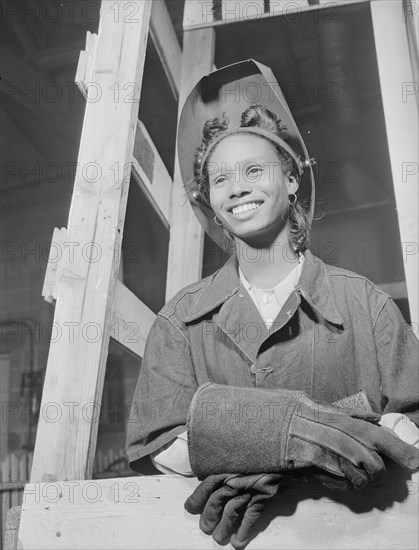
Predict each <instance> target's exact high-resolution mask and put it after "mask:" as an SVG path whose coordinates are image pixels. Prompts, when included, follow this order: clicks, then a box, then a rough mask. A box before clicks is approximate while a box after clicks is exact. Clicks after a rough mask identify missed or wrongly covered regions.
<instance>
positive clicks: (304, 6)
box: [183, 0, 380, 31]
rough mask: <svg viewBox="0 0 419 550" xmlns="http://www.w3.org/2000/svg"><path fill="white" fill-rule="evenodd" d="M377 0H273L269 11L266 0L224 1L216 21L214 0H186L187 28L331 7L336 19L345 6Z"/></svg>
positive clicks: (292, 15)
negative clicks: (220, 13) (317, 0)
mask: <svg viewBox="0 0 419 550" xmlns="http://www.w3.org/2000/svg"><path fill="white" fill-rule="evenodd" d="M376 1H380V0H339V1H338V2H337V1H335V2H333V1H331V0H319V2H318V3H309V2H308V0H293V1H292V2H287V1H284V0H270V2H269V6H270V10H269V12H266V13H265V12H264V10H263V6H262V4H263V1H261V0H249V1H248V2H244V1H243V0H222V6H221V7H222V14H223V16H222V19H219V20H214V13H213V12H214V10H213V0H191V4H190V6H189V7H188V9H187V1H186V2H185V12H184V17H183V30H184V31H186V30H193V29H203V28H206V27H213V26H218V25H225V24H227V23H237V22H239V21H249V20H252V19H254V20H266V19H271V18H273V17H280V16H285V17H287V16H288V17H290V18H291V21H292V18H297V17H298V13H302V12H303V11H315V10H323V9H326V10H329V12H330V14H328V17H330V21H332V20H333V18H337V17H340V12H339V10H340V8H341V7H344V6H345V5H349V4H356V3H359V2H376ZM261 8H262V9H261ZM295 14H297V15H295ZM325 17H326V15H325ZM325 21H326V19H325Z"/></svg>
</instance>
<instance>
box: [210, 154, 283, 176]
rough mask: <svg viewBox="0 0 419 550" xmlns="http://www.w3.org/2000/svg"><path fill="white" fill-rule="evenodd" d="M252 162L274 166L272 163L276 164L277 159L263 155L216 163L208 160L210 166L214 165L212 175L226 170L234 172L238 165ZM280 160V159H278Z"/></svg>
mask: <svg viewBox="0 0 419 550" xmlns="http://www.w3.org/2000/svg"><path fill="white" fill-rule="evenodd" d="M252 162H258V163H260V164H266V165H268V166H272V164H275V163H276V162H277V161H269V160H267V159H266V158H265V157H261V156H256V157H247V158H245V159H242V160H240V161H239V160H238V161H236V162H234V163H233V162H231V163H230V162H229V163H227V162H224V161H223V162H220V163H218V162H217V163H216V162H214V161H210V162H208V166H212V170H211V174H210V175H212V176H215V175H216V174H218V173H219V172H221V171H225V172H232V171H233V170H235V169H236V168H237V165H244V166H246V165H248V164H251V163H252ZM278 162H279V161H278Z"/></svg>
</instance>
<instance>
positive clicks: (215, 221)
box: [214, 216, 223, 226]
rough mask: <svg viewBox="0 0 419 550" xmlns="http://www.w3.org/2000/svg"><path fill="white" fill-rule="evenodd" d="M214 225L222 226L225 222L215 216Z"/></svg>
mask: <svg viewBox="0 0 419 550" xmlns="http://www.w3.org/2000/svg"><path fill="white" fill-rule="evenodd" d="M214 223H215V225H220V226H221V225H223V222H222V221H220V220H219V219H218V218H217V216H214Z"/></svg>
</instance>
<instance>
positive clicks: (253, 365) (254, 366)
mask: <svg viewBox="0 0 419 550" xmlns="http://www.w3.org/2000/svg"><path fill="white" fill-rule="evenodd" d="M250 370H251V371H252V372H253V374H256V365H255V364H254V363H253V364H252V366H251V367H250Z"/></svg>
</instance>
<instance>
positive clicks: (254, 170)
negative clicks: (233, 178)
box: [246, 166, 262, 176]
mask: <svg viewBox="0 0 419 550" xmlns="http://www.w3.org/2000/svg"><path fill="white" fill-rule="evenodd" d="M261 171H262V167H261V166H250V167H249V168H248V169H247V170H246V174H247V175H249V176H256V175H258V174H260V173H261Z"/></svg>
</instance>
